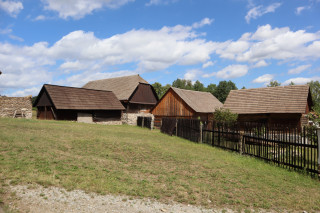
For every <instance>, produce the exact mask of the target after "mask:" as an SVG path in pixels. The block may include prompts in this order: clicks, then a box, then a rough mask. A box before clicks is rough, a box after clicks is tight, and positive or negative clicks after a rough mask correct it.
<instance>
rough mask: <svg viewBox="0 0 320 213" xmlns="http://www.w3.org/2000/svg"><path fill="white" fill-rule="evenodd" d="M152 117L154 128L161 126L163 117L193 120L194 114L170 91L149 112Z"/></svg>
mask: <svg viewBox="0 0 320 213" xmlns="http://www.w3.org/2000/svg"><path fill="white" fill-rule="evenodd" d="M151 113H152V114H153V115H154V117H155V119H154V125H155V127H160V126H161V119H162V118H163V117H175V118H193V117H194V116H196V112H195V111H194V110H193V109H191V108H190V107H189V106H188V105H187V104H186V103H185V102H184V101H183V100H182V99H181V98H180V97H179V96H178V95H177V94H176V93H175V92H173V91H172V89H170V90H169V91H168V92H167V94H166V95H165V96H164V97H163V98H162V99H161V100H160V102H159V103H158V105H157V106H156V107H155V108H154V109H153V110H152V111H151Z"/></svg>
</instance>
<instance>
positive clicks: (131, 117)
mask: <svg viewBox="0 0 320 213" xmlns="http://www.w3.org/2000/svg"><path fill="white" fill-rule="evenodd" d="M139 116H141V117H151V118H152V127H153V123H154V116H153V115H152V114H151V113H143V112H141V113H123V114H122V117H121V121H122V123H124V124H128V125H137V119H138V117H139Z"/></svg>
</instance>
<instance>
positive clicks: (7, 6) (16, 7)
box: [0, 0, 23, 17]
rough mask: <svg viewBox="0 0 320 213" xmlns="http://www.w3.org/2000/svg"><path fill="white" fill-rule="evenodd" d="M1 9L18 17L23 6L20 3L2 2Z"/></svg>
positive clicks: (7, 0) (1, 0) (6, 0)
mask: <svg viewBox="0 0 320 213" xmlns="http://www.w3.org/2000/svg"><path fill="white" fill-rule="evenodd" d="M0 9H1V10H3V11H5V12H6V13H8V14H9V15H10V16H12V17H17V15H18V14H19V13H20V11H21V10H22V9H23V4H22V2H20V1H10V0H0Z"/></svg>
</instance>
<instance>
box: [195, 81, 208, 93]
mask: <svg viewBox="0 0 320 213" xmlns="http://www.w3.org/2000/svg"><path fill="white" fill-rule="evenodd" d="M193 90H195V91H205V90H206V88H205V87H204V85H203V84H202V83H201V82H200V81H198V80H197V81H196V82H195V83H194V84H193Z"/></svg>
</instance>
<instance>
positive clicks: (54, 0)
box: [43, 0, 134, 19]
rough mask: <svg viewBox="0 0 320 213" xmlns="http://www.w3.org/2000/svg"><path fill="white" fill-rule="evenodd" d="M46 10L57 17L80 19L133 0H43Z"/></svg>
mask: <svg viewBox="0 0 320 213" xmlns="http://www.w3.org/2000/svg"><path fill="white" fill-rule="evenodd" d="M43 1H44V2H45V4H46V6H45V9H46V10H52V11H56V12H58V13H59V17H60V18H63V19H67V18H69V17H71V18H73V19H80V18H83V17H84V16H86V15H88V14H91V13H92V12H93V11H95V10H98V9H102V8H104V7H107V8H112V9H114V8H118V7H120V6H123V5H125V4H127V3H129V2H132V1H134V0H43Z"/></svg>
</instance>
